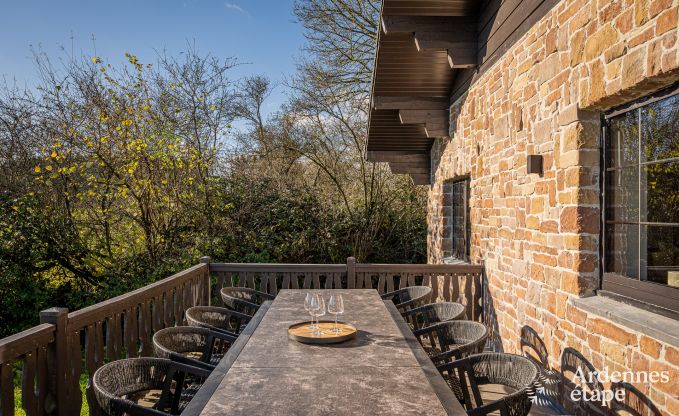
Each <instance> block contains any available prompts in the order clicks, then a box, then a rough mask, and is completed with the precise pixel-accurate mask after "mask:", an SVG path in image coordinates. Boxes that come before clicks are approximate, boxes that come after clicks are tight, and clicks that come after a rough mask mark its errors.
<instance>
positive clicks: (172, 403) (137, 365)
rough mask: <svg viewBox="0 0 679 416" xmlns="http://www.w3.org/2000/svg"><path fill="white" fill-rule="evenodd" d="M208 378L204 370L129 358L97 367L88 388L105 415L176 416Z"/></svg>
mask: <svg viewBox="0 0 679 416" xmlns="http://www.w3.org/2000/svg"><path fill="white" fill-rule="evenodd" d="M209 375H210V371H208V370H205V369H202V368H197V367H192V366H190V365H186V364H182V363H177V362H174V361H171V360H166V359H162V358H129V359H123V360H118V361H113V362H111V363H108V364H106V365H104V366H102V367H100V368H99V369H98V370H97V371H96V372H95V373H94V376H93V377H92V388H93V390H94V394H95V397H96V398H97V402H98V403H99V406H100V407H101V409H102V410H103V411H104V413H106V414H107V415H109V416H123V415H130V416H149V415H152V416H159V415H162V416H165V415H178V414H180V413H181V411H182V410H183V409H184V407H186V405H187V404H188V403H189V401H190V400H191V399H192V398H193V396H194V395H195V394H196V391H198V388H200V386H201V384H202V382H203V381H204V380H205V378H207V377H208V376H209ZM150 394H153V395H154V397H153V399H149V395H150ZM140 401H143V402H145V403H144V405H142V404H140V403H139V402H140Z"/></svg>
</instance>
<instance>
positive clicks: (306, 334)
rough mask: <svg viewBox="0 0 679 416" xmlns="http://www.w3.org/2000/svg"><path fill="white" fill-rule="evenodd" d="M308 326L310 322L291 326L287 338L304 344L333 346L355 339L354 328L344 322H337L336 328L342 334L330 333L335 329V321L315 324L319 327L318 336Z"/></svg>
mask: <svg viewBox="0 0 679 416" xmlns="http://www.w3.org/2000/svg"><path fill="white" fill-rule="evenodd" d="M309 325H311V322H310V321H306V322H299V323H296V324H294V325H291V326H290V327H289V328H288V338H290V339H292V340H294V341H297V342H303V343H306V344H335V343H338V342H344V341H348V340H350V339H353V338H355V337H356V332H357V330H356V327H355V326H353V325H351V324H348V323H346V322H337V327H338V328H340V329H341V330H342V332H338V333H336V332H332V329H333V328H335V321H320V322H318V323H317V325H318V326H319V327H320V331H321V334H320V335H317V334H316V333H315V331H316V329H310V328H309Z"/></svg>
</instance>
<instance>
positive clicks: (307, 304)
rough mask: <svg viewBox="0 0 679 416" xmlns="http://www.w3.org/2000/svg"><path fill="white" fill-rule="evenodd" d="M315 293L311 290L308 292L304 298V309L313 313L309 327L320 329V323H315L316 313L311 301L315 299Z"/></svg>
mask: <svg viewBox="0 0 679 416" xmlns="http://www.w3.org/2000/svg"><path fill="white" fill-rule="evenodd" d="M313 298H314V295H313V294H312V293H311V292H306V297H305V298H304V310H305V311H307V312H308V313H309V315H311V325H309V326H308V327H307V328H309V329H311V330H314V329H318V325H316V324H315V323H314V313H313V311H312V310H311V301H312V300H313Z"/></svg>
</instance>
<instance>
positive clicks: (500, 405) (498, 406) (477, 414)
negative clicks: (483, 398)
mask: <svg viewBox="0 0 679 416" xmlns="http://www.w3.org/2000/svg"><path fill="white" fill-rule="evenodd" d="M497 410H499V411H500V415H502V416H504V415H509V410H508V409H507V404H506V403H505V401H504V400H502V399H499V400H494V401H492V402H490V403H486V404H483V405H481V406H479V407H476V408H474V409H471V410H467V415H468V416H483V415H488V414H490V413H492V412H495V411H497Z"/></svg>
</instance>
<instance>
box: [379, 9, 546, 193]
mask: <svg viewBox="0 0 679 416" xmlns="http://www.w3.org/2000/svg"><path fill="white" fill-rule="evenodd" d="M557 2H558V0H485V1H477V0H440V1H427V0H420V1H417V0H383V2H382V10H381V12H380V29H381V30H380V31H379V34H378V40H377V53H376V60H375V69H374V73H373V88H372V96H371V111H370V122H369V130H368V150H369V151H394V152H403V151H411V152H420V151H422V150H424V151H425V152H428V151H429V149H430V148H431V144H432V143H433V139H435V138H439V137H445V136H448V134H449V128H450V126H449V115H448V113H447V111H446V112H443V111H441V112H433V113H429V115H427V116H426V117H414V116H413V115H414V114H424V111H425V110H447V109H448V108H449V103H450V102H452V101H454V100H455V99H457V98H458V97H459V96H461V95H462V94H463V93H464V92H465V91H466V90H467V89H468V88H469V86H470V85H471V84H472V83H473V82H474V81H475V80H476V79H477V78H478V77H479V75H480V74H481V73H482V72H483V71H485V69H486V68H488V67H490V66H491V65H492V64H493V62H494V61H495V60H496V59H497V58H499V57H500V56H502V54H503V53H505V52H506V51H507V50H508V49H509V47H510V46H511V45H512V44H513V42H515V41H516V40H518V39H519V38H520V37H521V36H522V35H523V34H524V33H525V32H526V31H527V30H528V29H529V28H530V27H531V26H532V25H533V24H534V23H535V22H536V21H537V20H538V19H540V18H541V17H542V16H544V15H545V14H546V13H547V12H548V11H549V10H550V9H551V8H552V7H553V6H554V5H555V4H556V3H557ZM416 112H419V113H416ZM434 114H435V115H434ZM410 166H412V169H413V170H412V171H410V170H408V167H410ZM428 168H429V163H428V162H427V163H426V164H425V163H423V164H420V165H412V164H409V165H401V166H392V171H394V172H404V173H410V174H411V176H413V179H415V178H417V182H418V183H422V184H429V183H430V180H429V177H430V175H431V172H430V171H426V169H428Z"/></svg>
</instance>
